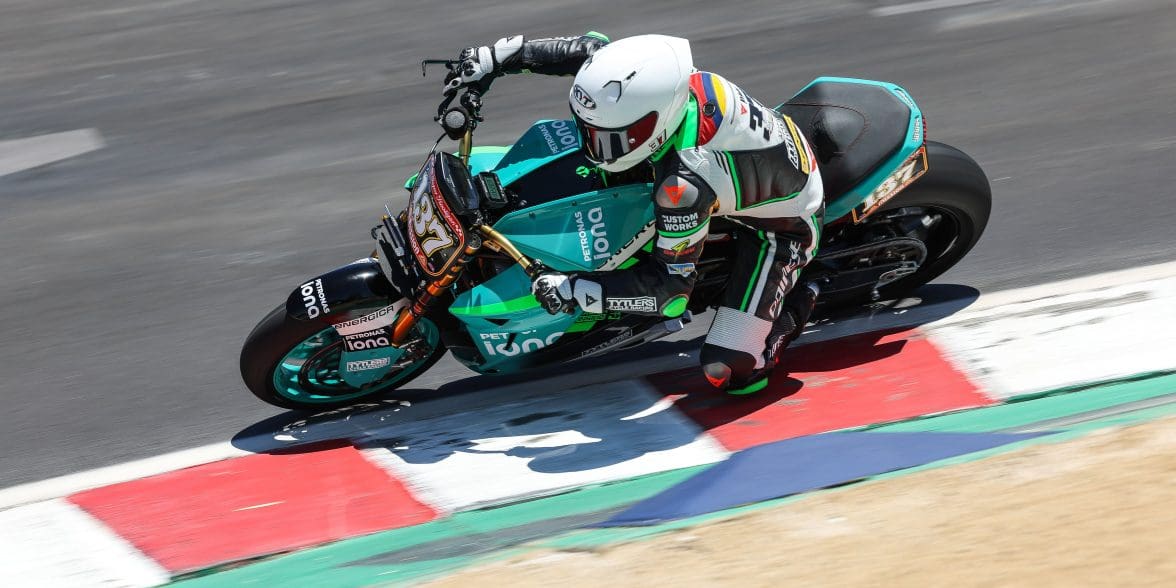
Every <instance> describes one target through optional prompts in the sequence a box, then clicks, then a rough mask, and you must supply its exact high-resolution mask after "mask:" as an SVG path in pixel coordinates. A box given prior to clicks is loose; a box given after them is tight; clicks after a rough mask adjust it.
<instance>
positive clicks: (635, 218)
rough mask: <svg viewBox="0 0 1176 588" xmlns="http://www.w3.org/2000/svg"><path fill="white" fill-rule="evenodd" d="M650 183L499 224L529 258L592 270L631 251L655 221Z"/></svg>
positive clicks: (548, 206)
mask: <svg viewBox="0 0 1176 588" xmlns="http://www.w3.org/2000/svg"><path fill="white" fill-rule="evenodd" d="M649 194H650V186H649V185H631V186H618V187H616V188H607V189H604V190H597V191H595V192H588V193H586V194H578V195H576V196H571V197H568V198H563V199H560V200H554V201H552V202H547V203H545V204H541V205H538V206H533V207H531V208H527V209H524V210H519V211H515V212H512V213H510V214H508V215H506V216H504V217H502V219H500V220H499V221H498V223H496V224H495V225H494V228H495V229H497V230H498V231H499V232H501V233H502V234H504V235H506V236H507V237H509V238H510V240H511V241H512V242H513V243H514V244H515V245H516V246H518V248H519V249H520V250H521V251H522V252H523V253H525V254H526V255H527V256H528V257H533V258H538V259H540V260H542V261H543V263H545V264H547V265H548V266H549V267H551V268H553V269H557V270H560V271H592V270H596V269H599V268H600V267H601V266H603V265H604V264H605V263H606V262H608V261H609V259H610V258H612V257H613V256H614V254H617V253H619V252H622V251H629V250H631V249H632V247H631V246H632V245H633V241H634V239H635V238H637V236H638V235H639V234H641V233H642V231H643V229H645V228H646V227H647V226H648V225H649V223H651V222H652V221H653V199H652V198H650V197H649Z"/></svg>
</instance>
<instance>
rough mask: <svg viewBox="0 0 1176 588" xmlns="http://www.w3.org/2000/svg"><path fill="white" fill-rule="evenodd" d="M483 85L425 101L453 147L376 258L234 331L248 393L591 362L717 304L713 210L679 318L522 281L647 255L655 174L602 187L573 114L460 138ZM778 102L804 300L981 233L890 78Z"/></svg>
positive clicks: (849, 301) (950, 166) (386, 229)
mask: <svg viewBox="0 0 1176 588" xmlns="http://www.w3.org/2000/svg"><path fill="white" fill-rule="evenodd" d="M427 63H443V64H445V65H447V66H448V67H450V68H451V69H452V68H453V67H454V66H455V62H452V61H445V60H426V61H425V62H422V70H424V68H425V64H427ZM481 95H482V92H481V91H480V90H479V89H476V88H467V89H465V90H464V91H462V92H461V93H460V94H456V93H455V94H451V95H450V96H449V97H447V98H446V100H445V101H443V102H442V103H441V105H440V106H439V107H438V110H437V117H436V120H437V121H438V122H439V123H440V125H441V127H442V128H443V129H444V131H445V135H444V136H442V137H441V139H438V145H439V144H440V142H441V140H443V139H445V138H446V137H448V138H449V139H451V140H454V141H458V143H459V144H458V149H457V153H456V154H453V153H448V152H444V151H441V150H438V148H437V146H436V145H435V146H434V148H433V151H432V152H430V153H429V154H428V155H427V156H426V157H425V161H424V164H423V165H422V166H421V167H420V170H419V171H418V172H417V173H416V174H415V175H414V176H412V177H411V178H409V180H408V181H407V182H406V184H405V188H406V189H407V190H408V193H409V198H408V206H407V207H406V208H405V209H403V210H400V211H395V212H394V211H393V210H391V209H390V208H389V207H388V206H385V207H384V210H385V213H386V214H384V215H383V216H382V218H381V219H380V222H379V224H378V225H377V226H375V227H374V228H373V229H372V231H371V236H372V238H373V239H374V241H375V247H374V251H373V252H372V254H371V255H370V256H368V257H365V258H362V259H359V260H357V261H353V262H351V263H349V264H347V265H344V266H342V267H339V268H337V269H335V270H332V271H330V272H327V273H325V274H322V275H320V276H317V277H314V278H311V279H309V280H306V281H305V282H303V283H302V284H301V285H299V286H298V287H297V288H295V289H294V291H293V292H292V293H291V294H290V296H289V298H288V299H287V300H286V302H285V304H281V305H279V306H278V307H277V308H275V309H274V310H273V311H272V312H270V313H269V314H268V315H267V316H266V317H265V318H264V319H262V320H261V322H260V323H259V324H258V325H257V326H256V327H255V328H254V329H253V331H252V332H251V333H250V334H249V336H248V338H247V339H246V341H245V344H244V347H243V349H242V350H241V374H242V377H243V378H244V380H245V384H246V386H247V387H248V388H249V390H250V391H252V392H253V394H255V395H256V396H257V397H258V398H260V399H262V400H264V401H265V402H268V403H270V404H274V405H276V406H280V407H284V408H290V409H301V410H324V409H330V408H337V407H340V406H344V405H347V404H350V403H354V402H356V401H357V400H358V399H361V398H365V397H371V396H374V395H378V394H382V393H385V392H387V391H390V390H393V389H395V388H398V387H400V386H403V385H405V384H406V383H408V382H410V381H411V380H412V379H413V378H415V377H416V376H418V375H420V374H422V373H424V372H425V371H426V370H428V369H429V367H430V366H432V365H433V364H434V363H436V362H437V361H438V360H439V359H441V357H442V356H443V355H444V354H445V352H446V351H449V352H450V353H452V354H453V356H454V358H456V359H457V360H458V361H460V362H461V363H463V364H464V365H466V366H468V367H469V368H471V369H472V370H474V371H475V372H479V373H482V374H503V373H510V372H517V371H519V370H523V369H526V368H529V367H535V366H542V365H549V364H553V363H558V362H567V361H572V360H576V359H579V358H584V357H591V356H597V355H600V354H604V353H608V352H611V351H615V350H619V349H629V348H631V347H634V346H637V345H640V344H643V343H646V342H649V341H653V340H655V339H658V338H661V337H664V336H666V335H668V334H670V333H673V332H675V331H678V330H680V329H682V328H683V326H684V325H685V324H686V323H688V322H690V320H691V317H692V316H693V315H696V314H698V313H700V312H703V311H705V310H706V309H707V308H708V307H715V306H717V305H718V301H719V300H721V294H722V292H723V289H724V288H726V287H727V281H728V275H729V268H730V267H731V266H732V263H731V260H732V256H733V254H734V247H733V243H734V239H737V238H738V235H737V234H736V232H735V231H734V225H733V224H731V223H730V221H724V219H721V218H717V217H716V218H714V219H713V220H712V224H711V234H710V235H709V236H708V237H707V240H706V243H705V245H704V249H703V253H702V257H701V259H700V260H699V263H698V264H697V266H696V271H697V273H698V276H697V281H696V285H695V287H694V291H693V293H692V295H691V298H690V301H689V303H688V305H686V307H685V308H679V309H676V312H677V313H678V314H677V316H660V317H659V316H652V317H651V316H639V315H633V314H621V313H616V312H605V313H588V312H583V311H582V310H581V309H575V310H574V311H572V312H570V313H560V314H556V315H551V314H548V313H547V312H546V311H545V310H544V309H543V308H541V307H540V305H539V303H538V302H537V301H536V300H535V298H534V297H533V296H532V294H531V289H530V288H531V281H532V279H533V278H535V277H537V276H538V275H540V274H541V273H543V272H545V271H549V269H550V270H556V271H562V272H584V271H609V270H614V269H625V268H628V267H631V266H634V265H638V264H641V263H647V262H648V260H649V258H650V256H651V251H652V248H653V242H654V236H655V233H656V229H655V227H654V221H653V214H654V212H653V201H652V199H651V198H650V194H651V193H652V190H653V188H654V186H653V184H652V183H646V182H642V181H637V182H635V183H629V184H621V185H604V183H603V182H602V178H603V176H602V175H601V174H599V173H598V171H597V170H596V169H595V168H594V167H593V164H592V163H591V162H589V161H588V160H587V159H586V158H585V156H584V155H583V154H582V152H581V150H580V137H579V133H578V132H577V130H576V126H575V124H574V123H573V121H571V120H541V121H538V122H536V123H534V124H533V125H532V126H531V127H530V128H529V129H528V130H527V131H526V132H525V133H523V135H522V136H521V137H520V138H519V139H518V140H517V141H516V142H515V143H514V144H513V145H511V146H507V147H484V146H482V147H474V146H473V134H474V131H475V129H476V128H477V126H478V123H480V122H482V121H483V118H482V116H481V113H480V111H481V105H482V101H481ZM455 98H457V101H456V103H455V102H454V99H455ZM776 109H777V110H778V111H779V112H781V113H783V114H787V115H788V116H790V117H792V119H793V120H794V121H795V122H796V123H797V125H798V126H800V128H802V129H806V130H807V132H808V137H809V140H810V143H811V146H812V149H813V150H814V152H815V154H816V157H817V159H818V160H819V162H820V166H821V173H822V179H823V182H824V187H825V195H826V211H825V221H824V227H823V231H822V238H821V242H820V247H819V250H818V251H819V253H818V255H817V256H816V258H815V259H814V260H813V261H812V262H811V263H810V264H809V265H808V266H807V267H806V268H805V269H804V271H803V272H802V274H801V280H802V281H805V282H814V283H816V284H817V285H818V286H819V288H820V291H821V296H820V303H819V305H818V308H817V310H816V312H817V313H818V314H819V313H821V312H824V311H826V310H828V309H831V308H836V307H845V306H848V305H857V304H863V303H868V302H870V301H874V300H879V299H890V298H896V297H900V296H902V295H903V294H905V293H907V292H910V291H911V290H913V289H915V288H917V287H918V286H921V285H923V284H925V283H927V282H928V281H930V280H931V279H933V278H935V277H936V276H938V275H940V274H941V273H943V272H944V271H946V270H947V269H948V268H950V267H951V266H953V265H954V264H955V263H956V262H958V261H959V260H960V259H961V258H963V256H964V255H965V254H966V253H967V252H968V251H969V250H970V249H971V248H972V247H973V246H974V245H975V244H976V242H977V241H978V240H979V238H980V235H981V233H982V232H983V231H984V228H985V225H986V224H987V222H988V216H989V210H990V207H991V192H990V189H989V184H988V179H987V178H986V177H985V174H984V172H983V171H982V170H981V169H980V166H979V165H977V163H976V162H975V161H974V160H972V158H970V157H969V156H968V155H966V154H964V153H963V152H962V151H960V150H958V149H956V148H954V147H951V146H948V145H945V144H943V143H936V142H933V141H927V140H926V138H925V133H926V123H925V121H924V118H923V113H922V111H921V110H920V109H919V107H918V106H917V105H916V103H915V101H914V100H913V99H912V98H911V96H910V95H909V94H908V93H907V92H906V91H905V90H903V89H902V88H900V87H899V86H897V85H895V84H891V83H886V82H878V81H869V80H859V79H849V78H833V77H821V78H818V79H816V80H814V81H813V82H811V83H810V84H808V85H807V86H805V87H804V88H803V89H801V90H800V92H798V93H797V94H796V95H795V96H793V97H792V98H791V99H789V100H788V101H786V102H784V103H783V104H780V105H779V106H778V107H777V108H776ZM650 181H652V178H650Z"/></svg>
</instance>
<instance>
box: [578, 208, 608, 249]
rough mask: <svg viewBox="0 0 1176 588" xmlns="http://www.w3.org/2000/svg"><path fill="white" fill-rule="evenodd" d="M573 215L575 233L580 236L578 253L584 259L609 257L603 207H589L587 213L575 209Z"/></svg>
mask: <svg viewBox="0 0 1176 588" xmlns="http://www.w3.org/2000/svg"><path fill="white" fill-rule="evenodd" d="M573 217H574V218H575V219H576V233H577V234H578V235H579V237H580V254H581V255H582V256H583V257H584V261H587V262H591V261H592V260H593V259H608V258H609V257H611V256H612V247H611V246H610V245H609V243H608V227H607V226H606V225H605V224H604V209H603V208H601V207H599V206H597V207H594V208H591V209H589V210H588V213H587V214H584V213H583V212H581V211H579V210H577V211H576V212H575V214H574V215H573Z"/></svg>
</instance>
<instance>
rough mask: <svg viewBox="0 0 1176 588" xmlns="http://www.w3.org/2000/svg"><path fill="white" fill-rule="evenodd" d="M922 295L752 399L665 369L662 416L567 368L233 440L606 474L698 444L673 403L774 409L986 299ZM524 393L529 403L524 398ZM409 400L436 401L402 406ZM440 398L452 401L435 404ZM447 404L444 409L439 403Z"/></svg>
mask: <svg viewBox="0 0 1176 588" xmlns="http://www.w3.org/2000/svg"><path fill="white" fill-rule="evenodd" d="M916 294H917V296H918V299H912V298H908V299H905V300H900V301H891V302H883V303H879V304H876V305H873V306H871V307H869V308H868V309H866V311H865V312H862V311H860V310H859V311H858V312H842V313H837V314H831V315H829V316H827V317H824V318H822V319H820V320H819V321H818V322H817V323H816V324H813V325H810V327H809V328H808V329H806V334H805V338H809V337H810V336H814V337H816V338H818V339H819V340H822V341H828V340H833V341H832V343H822V344H821V345H813V346H811V347H810V346H801V347H797V348H794V349H790V350H788V351H786V354H785V357H784V364H783V367H782V369H781V370H778V371H777V373H776V374H775V375H773V380H772V385H771V386H770V387H769V389H766V390H763V391H761V392H759V393H757V394H754V395H751V396H747V397H734V396H729V395H726V394H721V393H716V392H714V391H713V390H711V389H710V388H709V385H707V384H706V383H705V380H703V378H702V377H701V376H700V375H699V371H698V368H697V367H690V368H684V369H679V370H673V371H665V372H663V373H660V374H658V375H657V376H656V377H655V378H654V380H655V382H656V384H657V385H656V388H658V389H659V391H661V392H662V393H664V394H666V395H667V396H670V397H672V399H673V401H672V403H667V404H664V405H662V406H661V407H660V409H657V407H656V406H655V407H651V406H649V395H648V394H640V393H637V391H636V390H635V389H634V387H632V386H627V385H624V384H621V383H612V384H609V383H600V384H592V385H590V386H587V387H584V386H582V385H581V386H577V385H576V384H572V383H567V384H565V383H563V382H565V381H567V378H566V377H565V378H563V379H561V378H559V377H558V376H559V375H561V374H562V375H564V376H567V372H568V371H569V369H568V368H569V366H556V367H553V368H549V369H545V370H541V371H538V372H528V373H527V374H523V375H519V376H508V377H503V376H479V377H474V378H468V379H464V380H459V381H456V382H450V383H447V384H445V385H443V386H441V387H440V388H439V389H438V390H399V391H396V392H394V393H393V394H395V395H396V396H397V399H392V398H379V399H375V400H372V401H368V402H364V403H360V404H357V405H354V406H351V407H348V408H345V409H339V410H334V411H327V412H324V413H319V414H308V413H299V412H287V413H283V414H280V415H276V416H274V417H270V418H268V419H265V420H263V421H260V422H258V423H255V424H254V425H251V426H249V427H247V428H246V429H244V430H242V431H241V432H240V433H238V434H237V435H236V436H234V438H233V445H234V446H236V447H238V448H241V449H244V450H247V451H251V452H255V453H291V452H313V451H321V450H323V449H325V448H335V447H339V446H340V445H347V444H351V445H355V446H357V447H361V448H366V447H383V448H386V449H388V450H389V451H390V452H392V453H394V454H395V455H396V456H397V457H398V458H399V459H401V460H403V461H404V462H405V464H408V465H409V466H414V465H427V464H435V463H438V462H440V461H442V460H445V459H448V458H450V457H453V456H459V457H460V456H462V455H463V454H464V455H481V456H487V455H493V456H503V457H512V458H520V459H523V460H526V463H527V467H528V468H529V469H530V470H531V471H534V472H539V473H553V474H558V473H568V472H576V471H585V470H591V469H596V468H602V467H608V466H612V465H616V464H619V463H623V462H626V461H630V460H634V459H641V458H643V456H646V455H648V454H651V453H659V452H669V453H672V452H673V450H675V449H677V448H680V447H683V446H686V445H689V444H690V443H692V442H695V438H694V436H693V434H692V433H691V432H690V431H691V430H693V427H681V426H679V425H680V420H681V418H682V417H681V415H680V413H678V412H677V411H671V410H664V409H665V408H668V407H669V406H670V404H672V405H673V406H675V407H677V408H678V409H679V410H681V411H682V412H684V413H686V414H687V415H689V416H690V417H691V418H693V420H694V421H695V422H697V423H698V424H699V425H700V426H701V427H702V428H703V429H706V430H709V429H712V428H715V427H718V426H722V425H724V424H727V423H731V422H734V421H739V420H740V419H743V418H745V417H748V416H749V415H752V414H754V413H757V412H759V411H760V410H761V409H763V408H766V407H768V406H771V405H774V404H788V403H789V402H791V401H790V397H792V396H794V395H795V394H796V393H798V392H800V391H801V390H802V389H804V387H805V382H802V381H801V380H799V379H797V378H794V377H791V376H789V375H788V372H786V371H784V370H785V369H788V370H792V371H793V372H794V373H796V372H804V373H805V374H806V376H805V378H806V379H807V380H810V381H811V380H813V379H814V374H816V375H817V376H816V377H819V374H820V373H822V372H831V371H837V370H844V369H847V368H852V367H854V366H858V365H864V364H868V363H871V362H875V361H880V360H883V359H885V358H887V357H890V356H893V355H895V354H897V353H900V352H901V351H902V349H903V347H904V346H905V345H906V344H907V342H906V341H905V340H901V339H897V340H896V339H886V340H883V339H884V338H885V337H886V336H887V335H890V334H893V333H895V332H901V331H904V330H907V329H911V328H914V327H917V326H919V325H921V324H925V323H928V322H932V321H935V320H938V319H941V318H944V317H947V316H950V315H951V314H954V313H955V312H958V311H959V310H960V309H962V308H965V307H967V306H968V305H970V304H971V303H972V302H973V301H974V300H975V299H976V298H977V296H978V294H979V293H978V292H977V291H976V290H975V289H973V288H968V287H964V286H956V285H932V286H926V287H924V288H922V289H920V290H919V291H918V292H917V293H916ZM839 329H841V330H846V331H847V332H846V334H847V335H853V337H852V338H851V339H845V341H846V342H849V341H852V352H847V353H839V352H838V342H837V339H838V338H839V337H840V334H839V333H840V331H839ZM879 329H883V330H881V331H880V330H879ZM866 331H868V333H867V334H861V333H863V332H866ZM855 333H856V334H855ZM700 345H701V337H699V338H696V339H693V340H685V341H674V342H655V343H652V344H649V345H646V346H643V347H642V348H641V349H642V354H643V355H645V356H647V357H651V356H653V354H654V353H656V352H663V353H664V352H667V351H668V352H669V353H674V354H675V355H682V354H685V353H686V352H691V353H690V355H691V356H692V357H694V358H697V350H698V348H699V346H700ZM806 348H807V349H806ZM611 361H613V362H615V361H616V360H615V358H614V359H611ZM685 361H689V360H685V359H680V360H679V361H678V364H677V365H678V366H681V365H683V364H684V362H685ZM608 363H609V358H607V357H606V358H597V359H594V360H589V361H585V362H583V363H578V364H575V369H576V370H584V369H588V368H590V367H592V365H593V364H597V365H608ZM691 363H693V362H692V361H691ZM651 371H657V370H656V369H654V370H651ZM646 373H649V372H648V371H647V372H646ZM545 374H546V375H547V376H549V377H545ZM471 392H481V393H480V394H474V395H470V396H469V398H470V401H469V402H468V403H467V404H466V405H464V406H463V405H454V404H453V402H452V400H454V399H455V397H458V396H464V395H467V394H470V393H471ZM522 395H526V396H528V397H530V400H529V401H528V402H526V403H522V402H520V401H519V397H520V396H522ZM536 396H538V399H536ZM406 398H413V399H420V398H426V399H427V400H425V401H420V402H418V401H416V400H412V401H405V400H403V399H406ZM440 399H449V400H450V402H449V403H436V402H434V401H435V400H440ZM457 400H458V401H459V402H460V401H462V399H460V398H458V399H457ZM438 406H440V407H444V408H437V409H435V410H434V409H433V408H431V407H438ZM669 453H667V454H666V455H668V454H669ZM651 458H653V459H658V458H659V456H651ZM455 463H458V462H455Z"/></svg>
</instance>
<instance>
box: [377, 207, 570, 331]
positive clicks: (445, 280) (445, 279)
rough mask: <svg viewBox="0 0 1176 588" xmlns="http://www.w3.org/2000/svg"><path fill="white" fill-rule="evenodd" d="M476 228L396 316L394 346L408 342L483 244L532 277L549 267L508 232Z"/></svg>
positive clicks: (481, 227)
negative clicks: (458, 252)
mask: <svg viewBox="0 0 1176 588" xmlns="http://www.w3.org/2000/svg"><path fill="white" fill-rule="evenodd" d="M473 228H474V230H476V231H477V232H478V233H477V234H473V235H470V238H469V239H468V240H467V241H466V246H465V249H463V250H462V252H461V255H460V256H458V258H457V259H455V260H454V261H453V263H452V264H450V266H449V268H448V269H447V270H446V271H445V273H444V274H442V275H441V277H439V278H437V279H436V280H434V281H432V282H430V283H429V285H427V286H425V288H424V289H423V290H421V293H420V294H418V295H417V297H416V300H413V303H412V306H410V307H409V308H408V309H407V312H401V313H400V315H399V316H397V317H396V321H395V322H394V323H392V345H394V346H396V347H399V346H401V345H403V344H404V343H405V342H406V341H408V338H409V334H410V333H412V328H413V327H414V326H415V325H416V323H417V321H418V320H420V318H421V317H422V316H424V315H425V312H427V311H428V310H429V306H430V304H431V303H432V302H433V300H434V299H436V298H437V297H438V296H440V295H442V294H444V293H445V291H446V290H447V289H449V287H450V286H452V285H453V283H454V282H455V281H457V278H458V276H460V275H461V272H462V271H464V270H465V266H466V264H468V263H469V262H470V260H472V259H473V258H474V254H476V253H477V252H478V251H479V250H480V249H481V248H482V247H483V246H485V247H488V248H489V249H491V250H493V251H496V252H499V253H505V254H506V255H508V256H510V258H511V259H513V260H514V261H515V262H516V263H518V264H519V265H520V266H522V268H523V271H524V272H526V273H527V276H529V277H530V278H531V279H535V278H537V277H539V275H540V274H542V273H543V272H544V271H546V270H547V268H546V266H544V265H543V263H542V262H540V261H538V260H532V259H530V258H528V257H527V256H526V255H524V254H523V252H521V251H519V249H518V247H515V245H514V243H511V242H510V239H508V238H507V237H506V235H503V234H502V233H499V232H498V231H496V230H494V229H493V228H491V227H488V226H486V225H477V226H475V227H473Z"/></svg>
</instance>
